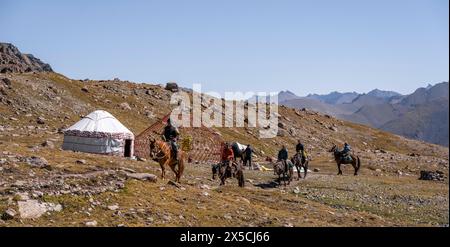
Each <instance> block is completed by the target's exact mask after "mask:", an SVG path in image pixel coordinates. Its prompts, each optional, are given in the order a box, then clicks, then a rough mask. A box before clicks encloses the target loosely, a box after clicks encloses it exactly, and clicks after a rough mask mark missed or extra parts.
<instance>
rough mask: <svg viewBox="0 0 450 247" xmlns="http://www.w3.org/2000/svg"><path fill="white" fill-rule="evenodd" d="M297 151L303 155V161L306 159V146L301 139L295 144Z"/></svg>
mask: <svg viewBox="0 0 450 247" xmlns="http://www.w3.org/2000/svg"><path fill="white" fill-rule="evenodd" d="M295 151H296V152H297V153H300V154H301V155H302V163H303V162H305V160H306V153H305V146H304V145H303V143H302V141H301V140H298V143H297V145H296V146H295Z"/></svg>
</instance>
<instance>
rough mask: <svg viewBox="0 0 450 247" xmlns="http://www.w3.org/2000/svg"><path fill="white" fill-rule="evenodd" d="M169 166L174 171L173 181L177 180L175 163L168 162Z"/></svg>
mask: <svg viewBox="0 0 450 247" xmlns="http://www.w3.org/2000/svg"><path fill="white" fill-rule="evenodd" d="M169 167H170V169H171V170H172V171H173V173H175V181H177V179H178V171H177V169H176V167H175V164H174V163H169Z"/></svg>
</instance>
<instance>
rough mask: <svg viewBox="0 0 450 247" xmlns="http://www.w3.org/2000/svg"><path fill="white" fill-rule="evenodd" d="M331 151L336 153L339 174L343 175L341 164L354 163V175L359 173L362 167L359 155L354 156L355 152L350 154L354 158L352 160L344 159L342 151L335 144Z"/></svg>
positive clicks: (335, 158)
mask: <svg viewBox="0 0 450 247" xmlns="http://www.w3.org/2000/svg"><path fill="white" fill-rule="evenodd" d="M329 152H332V153H333V154H334V160H335V161H336V164H337V167H338V174H337V175H342V170H341V164H344V165H345V164H352V166H353V169H355V173H354V174H353V175H355V176H356V175H358V171H359V168H360V167H361V160H360V159H359V156H356V157H355V156H354V155H353V154H350V157H351V158H352V160H351V161H348V160H342V159H341V157H342V156H341V152H340V151H339V150H338V148H337V146H336V145H334V146H333V147H332V148H331V149H330V150H329Z"/></svg>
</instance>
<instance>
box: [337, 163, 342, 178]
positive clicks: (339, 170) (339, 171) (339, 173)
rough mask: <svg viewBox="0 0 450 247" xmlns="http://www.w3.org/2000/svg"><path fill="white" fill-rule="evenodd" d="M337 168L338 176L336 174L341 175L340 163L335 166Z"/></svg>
mask: <svg viewBox="0 0 450 247" xmlns="http://www.w3.org/2000/svg"><path fill="white" fill-rule="evenodd" d="M337 166H338V174H337V175H342V170H341V162H339V163H338V164H337Z"/></svg>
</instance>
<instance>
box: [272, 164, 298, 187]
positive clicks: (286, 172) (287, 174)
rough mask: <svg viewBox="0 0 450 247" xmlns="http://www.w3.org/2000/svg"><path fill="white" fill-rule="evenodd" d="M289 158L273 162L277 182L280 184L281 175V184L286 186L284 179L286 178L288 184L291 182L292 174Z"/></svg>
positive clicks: (292, 169)
mask: <svg viewBox="0 0 450 247" xmlns="http://www.w3.org/2000/svg"><path fill="white" fill-rule="evenodd" d="M288 162H290V161H289V160H286V161H285V162H283V161H278V162H275V163H273V171H274V173H275V174H276V175H278V183H279V184H281V177H282V176H283V185H284V186H286V179H287V180H288V184H290V183H291V180H292V177H293V176H294V168H293V166H290V165H289V163H288Z"/></svg>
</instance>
